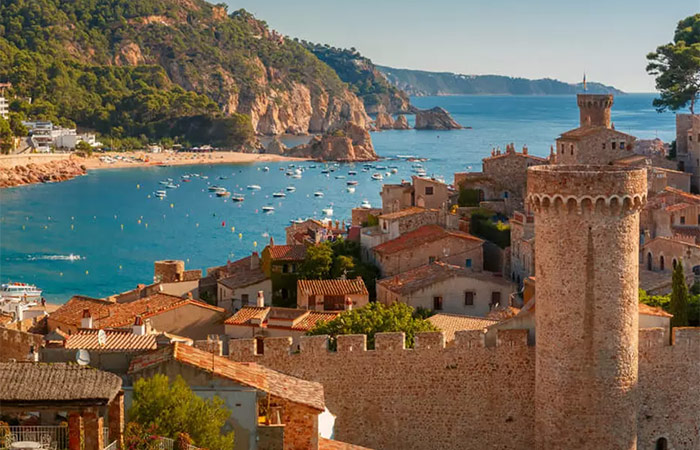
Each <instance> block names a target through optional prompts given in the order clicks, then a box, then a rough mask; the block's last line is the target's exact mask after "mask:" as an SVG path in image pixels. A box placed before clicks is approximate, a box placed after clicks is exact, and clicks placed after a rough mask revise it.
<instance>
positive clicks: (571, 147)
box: [569, 144, 574, 155]
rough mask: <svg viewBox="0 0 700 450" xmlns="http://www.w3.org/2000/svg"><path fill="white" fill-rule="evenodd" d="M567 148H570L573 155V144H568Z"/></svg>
mask: <svg viewBox="0 0 700 450" xmlns="http://www.w3.org/2000/svg"><path fill="white" fill-rule="evenodd" d="M569 148H570V149H571V154H572V155H573V154H574V144H571V145H570V146H569Z"/></svg>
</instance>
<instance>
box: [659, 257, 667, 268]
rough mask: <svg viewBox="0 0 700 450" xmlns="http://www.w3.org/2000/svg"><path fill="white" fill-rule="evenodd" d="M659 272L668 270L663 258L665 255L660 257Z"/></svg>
mask: <svg viewBox="0 0 700 450" xmlns="http://www.w3.org/2000/svg"><path fill="white" fill-rule="evenodd" d="M659 270H661V271H664V270H666V267H664V257H663V255H661V256H659Z"/></svg>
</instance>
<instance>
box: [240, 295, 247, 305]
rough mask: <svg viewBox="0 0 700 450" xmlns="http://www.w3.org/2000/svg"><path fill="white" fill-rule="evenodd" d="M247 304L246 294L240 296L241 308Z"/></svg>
mask: <svg viewBox="0 0 700 450" xmlns="http://www.w3.org/2000/svg"><path fill="white" fill-rule="evenodd" d="M247 304H248V294H241V306H245V305H247Z"/></svg>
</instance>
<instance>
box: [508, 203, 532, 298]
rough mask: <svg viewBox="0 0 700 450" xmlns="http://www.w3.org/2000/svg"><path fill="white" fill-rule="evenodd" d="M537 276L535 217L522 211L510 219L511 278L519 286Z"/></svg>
mask: <svg viewBox="0 0 700 450" xmlns="http://www.w3.org/2000/svg"><path fill="white" fill-rule="evenodd" d="M534 274H535V216H534V215H532V214H526V213H523V212H520V211H516V212H514V213H513V217H512V218H511V219H510V276H511V279H512V280H513V281H515V282H516V283H517V284H518V286H520V284H521V283H522V282H523V280H525V279H526V278H527V277H530V276H533V275H534Z"/></svg>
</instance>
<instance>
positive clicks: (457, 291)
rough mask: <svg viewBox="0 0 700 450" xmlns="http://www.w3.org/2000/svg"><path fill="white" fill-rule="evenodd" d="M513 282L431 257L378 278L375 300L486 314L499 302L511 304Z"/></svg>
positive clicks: (474, 314) (472, 313)
mask: <svg viewBox="0 0 700 450" xmlns="http://www.w3.org/2000/svg"><path fill="white" fill-rule="evenodd" d="M514 291H515V285H514V284H513V283H511V282H509V281H508V280H505V279H504V278H503V277H501V276H497V275H494V274H491V273H489V272H475V271H474V270H472V269H467V268H465V267H464V266H461V267H460V266H455V265H452V264H446V263H444V262H442V261H434V262H432V263H430V264H426V265H423V266H420V267H417V268H415V269H411V270H407V271H405V272H401V273H399V274H397V275H393V276H390V277H387V278H383V279H381V280H379V281H377V301H379V302H381V303H383V304H385V305H390V304H392V303H395V302H400V303H406V304H407V305H409V306H412V307H413V308H424V309H428V310H432V311H436V312H445V313H450V314H463V315H467V316H475V317H485V316H486V315H487V314H488V313H489V311H491V309H493V308H494V307H497V306H499V305H510V295H511V294H512V293H513V292H514Z"/></svg>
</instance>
